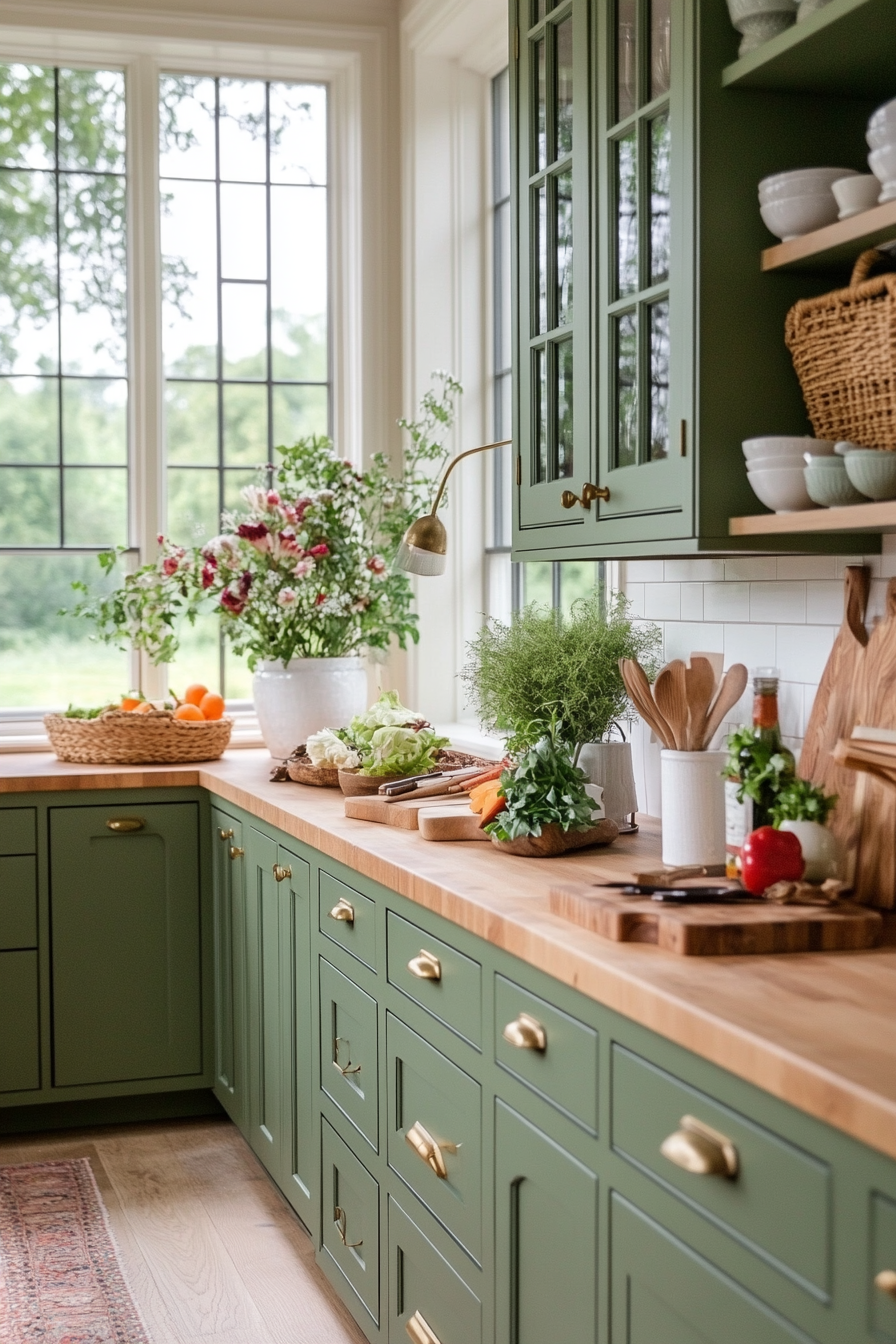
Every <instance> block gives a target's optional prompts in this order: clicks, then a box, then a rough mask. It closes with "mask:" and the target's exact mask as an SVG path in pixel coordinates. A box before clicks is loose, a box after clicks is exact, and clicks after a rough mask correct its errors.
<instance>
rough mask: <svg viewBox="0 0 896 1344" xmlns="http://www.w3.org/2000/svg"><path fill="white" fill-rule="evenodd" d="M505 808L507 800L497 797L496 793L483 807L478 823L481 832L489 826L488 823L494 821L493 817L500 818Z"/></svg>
mask: <svg viewBox="0 0 896 1344" xmlns="http://www.w3.org/2000/svg"><path fill="white" fill-rule="evenodd" d="M506 806H507V799H506V798H504V797H503V796H502V797H499V796H498V794H497V793H496V794H495V796H494V797H493V798H491V799H490V800H489V801H488V802H487V803H486V805H485V807H483V809H482V817H481V818H480V821H479V829H480V830H482V829H483V828H484V827H486V826H487V825H488V824H489V822H490V821H494V819H495V817H497V816H500V814H501V813H502V812H503V811H504V809H505V808H506Z"/></svg>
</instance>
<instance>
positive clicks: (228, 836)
mask: <svg viewBox="0 0 896 1344" xmlns="http://www.w3.org/2000/svg"><path fill="white" fill-rule="evenodd" d="M218 838H219V839H221V840H232V839H233V827H232V826H231V827H230V828H229V830H226V831H218Z"/></svg>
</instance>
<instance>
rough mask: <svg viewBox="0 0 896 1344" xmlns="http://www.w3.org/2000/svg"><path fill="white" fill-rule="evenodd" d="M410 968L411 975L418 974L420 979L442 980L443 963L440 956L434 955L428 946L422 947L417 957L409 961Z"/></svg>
mask: <svg viewBox="0 0 896 1344" xmlns="http://www.w3.org/2000/svg"><path fill="white" fill-rule="evenodd" d="M408 970H409V971H410V973H411V975H416V977H417V979H418V980H441V978H442V963H441V962H440V961H439V959H438V957H434V956H433V954H432V953H431V952H427V951H426V948H423V947H422V948H421V949H420V951H419V953H418V954H417V956H416V957H411V959H410V961H409V962H408Z"/></svg>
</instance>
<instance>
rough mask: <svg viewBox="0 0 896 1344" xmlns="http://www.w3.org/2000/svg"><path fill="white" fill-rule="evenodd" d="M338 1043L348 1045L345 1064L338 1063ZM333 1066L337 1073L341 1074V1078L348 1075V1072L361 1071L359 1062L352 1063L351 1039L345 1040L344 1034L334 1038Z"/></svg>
mask: <svg viewBox="0 0 896 1344" xmlns="http://www.w3.org/2000/svg"><path fill="white" fill-rule="evenodd" d="M340 1045H347V1046H348V1063H347V1064H340V1063H339V1047H340ZM333 1068H334V1069H337V1070H338V1071H339V1073H341V1074H342V1076H343V1078H347V1077H348V1075H349V1074H350V1073H360V1072H361V1065H360V1064H353V1063H352V1043H351V1041H347V1040H346V1039H345V1037H344V1036H337V1037H336V1039H335V1041H334V1042H333Z"/></svg>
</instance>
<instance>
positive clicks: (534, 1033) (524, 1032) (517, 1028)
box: [502, 1013, 548, 1054]
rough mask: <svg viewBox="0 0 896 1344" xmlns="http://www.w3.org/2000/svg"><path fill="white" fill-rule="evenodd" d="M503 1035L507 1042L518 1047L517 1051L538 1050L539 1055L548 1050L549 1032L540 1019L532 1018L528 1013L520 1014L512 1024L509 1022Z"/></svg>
mask: <svg viewBox="0 0 896 1344" xmlns="http://www.w3.org/2000/svg"><path fill="white" fill-rule="evenodd" d="M502 1034H503V1036H504V1039H505V1041H507V1042H509V1044H510V1045H514V1046H516V1048H517V1050H537V1051H538V1053H539V1054H544V1052H545V1050H547V1048H548V1034H547V1032H546V1031H545V1029H544V1027H543V1026H542V1025H541V1023H540V1022H539V1021H538V1019H537V1018H535V1017H530V1016H529V1014H528V1013H520V1014H519V1016H517V1017H515V1018H514V1020H513V1021H512V1022H508V1023H507V1026H506V1027H505V1028H504V1031H503V1033H502Z"/></svg>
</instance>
